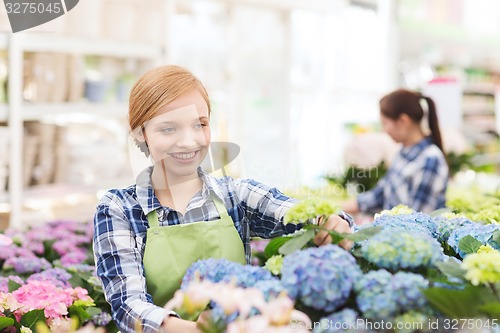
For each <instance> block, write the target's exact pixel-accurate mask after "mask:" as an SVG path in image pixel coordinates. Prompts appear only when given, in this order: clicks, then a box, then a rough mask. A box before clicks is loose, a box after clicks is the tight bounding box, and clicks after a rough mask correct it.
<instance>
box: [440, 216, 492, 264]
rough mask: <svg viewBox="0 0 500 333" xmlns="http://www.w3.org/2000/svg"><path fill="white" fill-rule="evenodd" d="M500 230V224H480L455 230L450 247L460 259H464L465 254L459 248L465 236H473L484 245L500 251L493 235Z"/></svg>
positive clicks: (450, 238) (468, 225) (449, 240)
mask: <svg viewBox="0 0 500 333" xmlns="http://www.w3.org/2000/svg"><path fill="white" fill-rule="evenodd" d="M497 230H500V224H486V225H485V224H480V223H471V224H466V225H464V226H461V227H459V228H457V229H455V230H453V231H452V232H451V234H450V237H449V238H448V245H450V246H451V247H452V248H453V249H454V250H455V252H456V253H458V255H460V257H462V258H464V257H465V253H464V252H463V251H461V250H460V249H459V248H458V244H459V243H460V240H461V239H462V238H464V237H465V236H468V235H470V236H472V237H474V238H475V239H477V240H478V241H480V242H481V243H483V244H489V245H490V246H491V247H493V248H494V249H496V250H500V244H498V243H496V242H495V241H494V240H493V233H494V232H495V231H497Z"/></svg>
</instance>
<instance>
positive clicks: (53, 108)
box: [0, 102, 128, 122]
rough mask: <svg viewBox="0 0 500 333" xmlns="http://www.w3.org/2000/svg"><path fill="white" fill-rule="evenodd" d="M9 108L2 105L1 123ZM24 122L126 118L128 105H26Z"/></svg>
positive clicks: (0, 109)
mask: <svg viewBox="0 0 500 333" xmlns="http://www.w3.org/2000/svg"><path fill="white" fill-rule="evenodd" d="M8 112H9V110H8V106H7V105H5V104H3V105H0V122H6V121H7V120H8ZM22 112H23V117H22V118H23V120H25V121H29V120H39V121H43V120H47V121H53V120H55V119H59V120H63V121H64V120H68V121H69V120H71V119H72V118H73V119H75V117H76V118H78V117H79V118H82V117H88V116H91V117H98V118H102V117H115V118H120V117H126V116H127V112H128V105H127V104H125V103H89V102H80V103H53V104H52V103H47V104H24V105H23V106H22Z"/></svg>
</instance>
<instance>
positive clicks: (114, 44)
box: [0, 0, 500, 228]
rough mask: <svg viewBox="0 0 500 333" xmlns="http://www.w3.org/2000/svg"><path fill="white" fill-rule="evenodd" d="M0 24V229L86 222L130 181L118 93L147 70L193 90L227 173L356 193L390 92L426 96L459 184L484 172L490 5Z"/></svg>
mask: <svg viewBox="0 0 500 333" xmlns="http://www.w3.org/2000/svg"><path fill="white" fill-rule="evenodd" d="M0 31H1V33H0V152H1V154H0V223H1V228H5V227H6V226H8V225H10V226H13V227H20V228H21V227H25V226H28V225H35V224H38V223H42V222H44V221H49V220H54V219H72V220H75V219H76V220H84V219H85V220H88V219H91V218H92V215H93V211H94V209H95V205H96V203H97V200H98V199H99V198H100V196H101V195H102V193H103V191H104V190H106V189H109V188H111V187H124V186H128V185H130V184H132V183H133V182H134V173H135V172H136V170H134V165H135V163H136V162H135V155H134V153H132V152H131V148H130V140H129V128H128V126H127V110H128V104H127V100H128V93H129V91H130V88H131V86H132V85H133V83H134V82H135V80H136V79H137V78H138V77H139V76H140V75H141V74H142V73H144V72H145V71H146V70H148V69H150V68H151V67H153V66H156V65H160V64H177V65H181V66H185V67H187V68H188V69H190V70H191V71H193V72H194V73H195V74H196V75H197V76H198V77H199V78H200V79H201V80H202V82H203V83H204V84H205V86H206V88H207V90H208V92H209V94H210V96H211V99H212V103H213V113H212V129H213V135H212V140H213V141H223V142H231V143H235V144H237V145H238V146H239V147H240V148H241V153H240V155H239V156H238V158H236V159H235V160H234V161H232V162H231V163H230V164H229V165H228V167H227V170H226V171H227V172H228V174H230V175H231V176H234V177H250V178H254V179H256V180H259V181H261V182H264V183H267V184H269V185H273V186H278V187H279V188H281V189H284V190H286V191H289V193H295V194H298V196H300V195H305V192H304V191H305V190H304V188H307V189H308V191H309V190H311V189H312V190H314V189H321V188H323V186H324V185H325V184H336V185H338V187H336V189H339V191H338V193H336V192H330V194H331V195H339V196H345V195H349V193H353V192H352V191H355V192H356V191H357V192H359V191H360V190H363V189H367V188H369V186H370V184H372V183H373V179H376V178H378V177H380V176H381V175H382V174H383V171H384V168H385V167H386V166H387V165H388V164H389V163H390V160H391V157H392V155H393V154H394V152H395V151H396V150H397V146H396V145H395V144H394V143H393V142H392V141H390V139H389V138H388V137H387V136H386V135H384V134H383V133H380V130H379V122H378V120H379V109H378V101H379V99H380V98H381V97H382V96H383V95H385V94H386V93H388V92H389V91H391V90H393V89H395V88H398V87H405V88H409V89H415V90H419V91H422V92H424V93H426V94H428V95H430V96H431V97H432V98H434V100H435V101H436V103H437V108H438V113H439V119H440V122H441V127H442V130H443V132H444V143H445V148H446V150H447V153H448V155H449V159H450V162H451V164H452V171H453V172H454V176H455V173H456V174H457V175H461V178H457V181H458V182H459V181H464V179H465V180H467V179H470V178H471V177H474V176H471V173H470V172H469V171H471V170H472V171H474V172H479V171H481V172H486V173H487V174H489V175H491V176H495V175H496V174H497V172H498V171H499V168H497V165H498V163H500V154H499V152H500V148H499V135H498V132H499V129H500V2H498V1H495V0H81V1H79V3H78V5H77V6H76V7H75V8H73V9H72V10H71V11H69V12H68V13H67V14H65V15H63V16H61V17H59V18H57V19H55V20H53V21H50V22H48V23H46V24H43V25H40V26H37V27H35V28H32V29H29V30H25V31H22V32H18V33H14V34H13V33H12V30H11V28H10V25H9V20H8V17H7V13H6V11H5V8H1V9H0ZM357 168H361V169H363V170H366V168H368V169H370V170H374V172H373V174H372V173H370V174H369V175H368V174H367V173H362V175H361V177H357V178H363V179H361V180H360V179H355V178H356V176H358V175H360V174H359V173H357V172H356V170H358V169H357ZM353 170H354V171H353ZM367 175H368V176H367ZM474 175H476V174H474ZM457 177H458V176H457ZM487 179H488V180H487V181H485V182H486V183H488V185H489V186H493V185H495V184H499V183H500V182H491V178H487ZM495 179H496V178H495ZM360 183H361V184H363V185H362V187H361V188H359V187H356V186H357V184H360ZM353 186H354V188H353ZM333 191H335V190H333Z"/></svg>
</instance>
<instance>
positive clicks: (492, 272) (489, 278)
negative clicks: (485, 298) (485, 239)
mask: <svg viewBox="0 0 500 333" xmlns="http://www.w3.org/2000/svg"><path fill="white" fill-rule="evenodd" d="M498 263H500V252H499V251H497V250H495V249H493V248H492V247H491V246H489V245H486V246H485V245H483V246H481V247H480V248H479V250H478V251H477V252H476V253H472V254H469V255H467V256H465V259H464V261H463V262H462V264H461V267H462V269H464V270H465V272H466V273H465V278H466V279H467V280H469V281H470V282H471V283H472V284H473V285H475V286H477V285H479V284H489V283H496V282H500V265H499V264H498Z"/></svg>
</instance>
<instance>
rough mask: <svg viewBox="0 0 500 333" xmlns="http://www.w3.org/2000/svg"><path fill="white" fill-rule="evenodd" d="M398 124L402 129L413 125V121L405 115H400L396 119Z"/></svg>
mask: <svg viewBox="0 0 500 333" xmlns="http://www.w3.org/2000/svg"><path fill="white" fill-rule="evenodd" d="M398 122H399V123H400V124H401V125H403V126H404V127H408V126H409V125H411V124H412V123H413V120H412V119H411V118H410V116H409V115H407V114H406V113H402V114H401V115H400V116H399V118H398Z"/></svg>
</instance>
